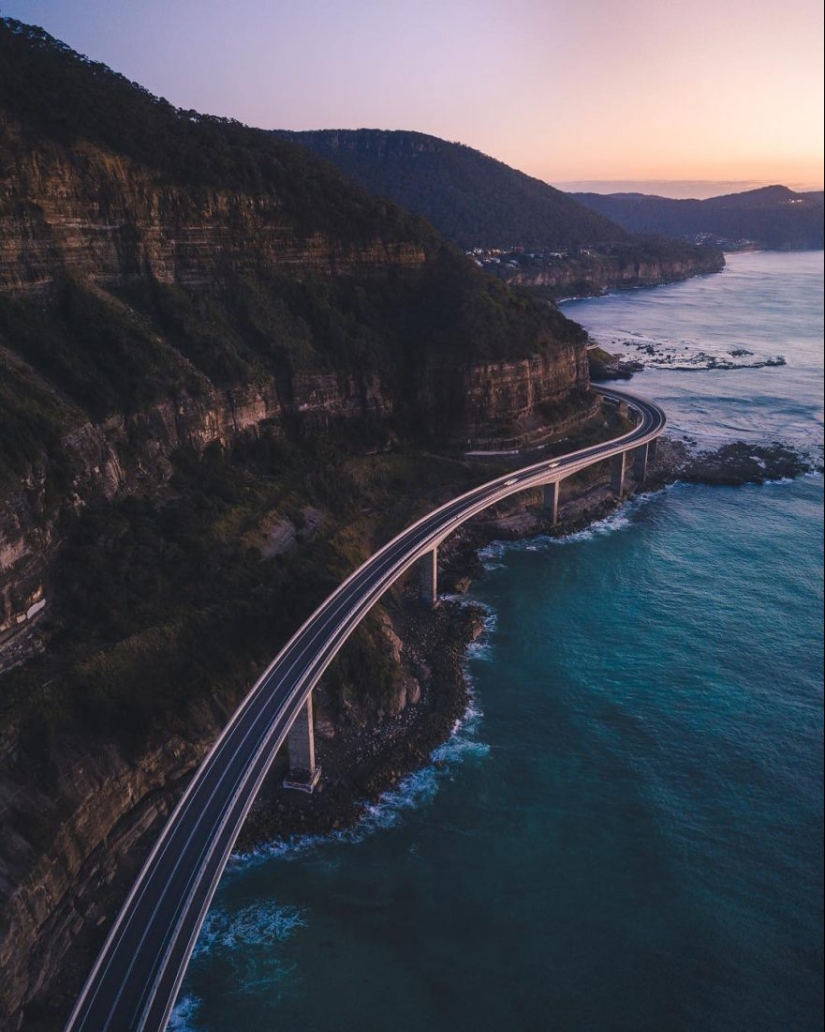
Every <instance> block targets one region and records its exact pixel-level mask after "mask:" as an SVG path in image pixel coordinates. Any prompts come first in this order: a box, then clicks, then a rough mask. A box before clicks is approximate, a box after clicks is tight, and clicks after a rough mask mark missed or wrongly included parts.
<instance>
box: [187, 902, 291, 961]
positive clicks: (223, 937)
mask: <svg viewBox="0 0 825 1032" xmlns="http://www.w3.org/2000/svg"><path fill="white" fill-rule="evenodd" d="M304 925H306V912H305V911H302V910H299V909H298V908H297V907H292V906H279V905H278V904H277V903H275V902H273V901H271V900H269V901H267V902H261V903H253V904H251V905H250V906H248V907H243V908H242V909H241V910H235V911H233V912H231V913H230V912H229V911H227V910H224V909H222V908H221V907H213V908H212V909H211V910H210V911H209V913H208V914H207V915H206V920H205V921H204V922H203V927H202V928H201V932H200V935H199V936H198V941H197V943H196V944H195V949H194V950H193V952H192V959H193V960H197V959H198V957H201V956H203V955H204V954H207V953H214V952H215V951H216V950H229V951H233V952H234V951H235V950H237V949H238V948H239V947H247V946H271V945H273V944H274V943H276V942H284V941H285V940H286V939H288V938H289V937H290V935H292V933H293V932H294V931H295V929H296V928H301V927H303V926H304Z"/></svg>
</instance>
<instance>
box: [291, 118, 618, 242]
mask: <svg viewBox="0 0 825 1032" xmlns="http://www.w3.org/2000/svg"><path fill="white" fill-rule="evenodd" d="M278 135H280V136H283V137H285V138H286V139H289V140H292V141H293V142H295V143H300V144H302V145H303V146H305V147H308V148H309V149H310V150H312V151H314V152H315V153H316V154H320V155H321V156H322V157H324V158H327V159H328V160H329V161H331V162H333V163H334V164H335V165H337V166H338V168H339V169H340V170H341V171H342V172H344V173H345V175H347V176H349V177H350V178H351V179H353V180H355V182H356V183H359V184H360V185H361V186H362V187H364V188H365V189H366V190H369V192H370V193H373V194H378V195H380V196H382V197H387V198H389V199H390V200H393V201H395V202H396V203H398V204H400V205H401V206H402V207H404V208H407V209H408V210H409V211H414V212H416V213H417V214H419V215H423V216H424V217H425V218H427V219H429V220H430V222H431V223H432V224H433V225H434V226H435V227H436V229H438V230H439V231H440V232H441V233H443V234H444V235H445V236H446V237H447V238H448V239H450V240H453V241H454V242H455V243H457V244H458V245H459V246H460V247H463V248H465V249H466V248H471V247H483V248H493V247H497V248H510V247H513V246H514V245H520V246H522V247H528V248H542V247H557V248H570V247H579V246H581V245H587V244H596V243H604V242H613V243H616V242H625V241H627V240H628V239H629V237H628V234H627V232H626V231H625V230H623V229H621V228H620V227H619V226H617V225H616V224H615V223H614V222H611V221H609V220H608V219H607V218H605V217H603V216H602V215H598V214H595V213H594V212H593V211H592V210H590V208H588V207H587V206H585V205H583V204H580V203H579V202H578V201H577V200H574V199H573V198H572V197H571V196H570V195H568V194H565V193H563V192H562V191H561V190H556V189H555V188H554V187H552V186H549V185H548V184H547V183H543V182H542V181H541V180H539V179H533V178H532V177H531V176H528V175H525V174H524V173H523V172H518V171H516V169H513V168H510V167H509V166H507V165H505V164H503V163H502V162H500V161H496V160H495V159H494V158H490V157H487V155H485V154H482V153H481V152H480V151H477V150H473V149H472V148H471V147H465V146H464V145H463V144H460V143H448V142H447V141H446V140H440V139H438V138H437V137H435V136H426V135H425V134H424V133H415V132H405V131H384V130H380V129H352V130H349V129H346V130H345V129H322V130H317V131H310V132H286V131H284V132H281V131H279V134H278Z"/></svg>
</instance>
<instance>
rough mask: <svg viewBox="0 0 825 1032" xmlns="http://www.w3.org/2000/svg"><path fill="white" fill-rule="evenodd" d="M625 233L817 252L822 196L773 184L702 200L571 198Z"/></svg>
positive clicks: (823, 237)
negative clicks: (620, 226)
mask: <svg viewBox="0 0 825 1032" xmlns="http://www.w3.org/2000/svg"><path fill="white" fill-rule="evenodd" d="M571 196H572V197H575V198H577V199H578V200H579V201H581V203H582V204H585V205H587V207H589V208H592V210H593V211H598V212H599V213H600V214H603V215H605V216H607V217H608V218H611V219H614V220H615V221H616V222H618V223H619V224H620V225H622V226H623V227H624V228H625V229H626V230H628V231H629V232H635V233H660V234H664V235H666V236H669V237H672V238H675V239H686V240H696V239H707V240H712V241H713V242H714V243H717V244H718V245H720V246H723V247H725V248H726V249H736V248H740V247H745V246H750V247H763V248H766V249H768V250H817V251H818V250H822V248H823V246H824V242H825V232H823V227H825V219H823V192H822V191H821V190H807V191H804V192H801V193H797V192H796V191H794V190H791V189H790V188H789V187H787V186H782V185H781V184H774V185H771V186H763V187H758V188H757V189H755V190H745V191H743V192H741V193H733V194H721V195H719V196H718V197H708V198H705V199H704V200H698V199H693V198H672V197H660V196H658V195H655V194H643V193H616V194H596V193H574V194H571Z"/></svg>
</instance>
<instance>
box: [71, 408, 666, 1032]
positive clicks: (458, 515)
mask: <svg viewBox="0 0 825 1032" xmlns="http://www.w3.org/2000/svg"><path fill="white" fill-rule="evenodd" d="M601 393H602V394H603V395H604V397H605V398H606V399H607V400H608V401H611V402H613V403H614V404H616V405H617V406H618V407H619V409H620V411H627V408H628V407H629V408H630V409H632V410H634V412H635V413H637V416H638V420H637V422H636V425H635V426H634V427H633V429H632V430H630V431H629V432H628V433H625V434H624V435H622V436H621V437H617V438H614V439H613V440H611V441H607V442H605V443H602V444H596V445H593V446H591V447H588V448H583V449H581V450H580V451H576V452H572V453H570V454H568V455H565V456H562V457H558V458H554V459H545V460H544V461H542V462H538V463H535V464H534V465H531V466H527V467H525V468H524V469H520V470H518V471H516V472H513V473H510V474H508V475H506V476H502V477H498V478H496V479H495V480H491V481H490V482H489V483H486V484H483V485H482V486H481V487H477V488H474V489H473V490H472V491H468V492H467V493H466V494H463V495H461V496H460V497H459V498H455V499H453V500H452V501H450V502H447V503H446V504H445V505H442V506H441V507H440V508H438V509H436V510H434V511H433V512H431V513H429V514H428V515H427V516H424V517H423V518H422V519H420V520H418V521H417V522H416V523H414V524H413V525H412V526H410V527H408V528H407V529H406V530H404V531H403V532H402V533H401V534H399V535H398V536H397V537H395V538H393V540H392V541H390V542H388V543H387V544H386V545H384V547H383V548H381V549H379V551H377V552H376V553H375V554H374V555H373V556H372V557H371V558H370V559H368V560H367V562H365V563H364V564H363V565H362V566H361V567H359V568H358V569H357V570H356V571H355V572H354V573H353V574H352V575H351V576H350V577H348V578H347V580H345V581H344V582H343V583H342V584H341V585H340V586H339V587H338V588H337V589H336V591H334V592H333V593H332V594H331V595H330V596H329V598H327V600H326V601H325V602H324V603H323V604H322V605H321V606H320V607H319V608H318V609H316V611H315V612H314V613H313V614H312V616H310V617H309V619H308V620H307V621H306V622H305V623H304V624H303V626H302V627H301V628H300V629H299V630H298V631H297V632H296V633H295V634H294V635H293V636H292V638H291V639H290V640H289V641H288V642H287V644H286V645H285V646H284V648H283V649H282V650H281V652H280V653H279V654H278V655H277V656H276V657H275V659H274V660H273V661H272V663H270V665H269V666H268V667H267V669H266V670H265V671H264V673H263V674H262V675H261V677H260V678H259V679H258V681H257V682H256V684H255V685H254V686H253V688H252V689H251V691H250V692H249V694H248V695H247V696H246V697H245V698H244V700H243V702H242V703H241V704H240V705H239V707H238V709H237V710H236V711H235V713H234V714H233V716H232V718H231V719H230V720H229V722H228V724H227V725H226V727H225V728H224V730H223V731H222V733H221V735H220V736H219V738H218V740H217V741H216V742H215V744H214V746H213V747H212V749H211V751H210V752H209V754H208V755H207V756H206V758H205V759H204V760H203V762H202V764H201V766H200V767H199V768H198V770H197V771H196V772H195V774H194V776H193V778H192V780H191V782H190V784H189V786H188V787H187V789H186V791H185V792H184V794H183V797H182V798H181V800H180V802H179V803H178V805H177V807H176V808H175V810H174V811H173V813H172V814H171V815H170V817H169V819H168V821H167V823H166V825H165V827H164V828H163V831H162V832H161V835H160V837H159V839H158V841H157V842H156V844H155V846H154V848H153V850H152V852H151V854H150V855H149V858H148V859H147V861H146V863H145V865H144V867H143V869H142V871H141V872H140V875H139V876H138V878H137V881H136V882H135V884H134V886H133V887H132V890H131V892H130V893H129V895H128V897H127V899H126V902H125V903H124V904H123V907H122V909H121V911H120V914H119V915H118V917H117V920H116V921H115V923H114V925H113V927H112V929H111V931H110V933H109V936H108V938H107V940H106V942H105V944H104V946H103V949H102V951H101V953H100V955H99V957H98V958H97V961H96V962H95V965H94V967H93V969H92V971H91V974H90V975H89V978H88V980H87V982H86V985H85V986H84V988H83V990H82V992H81V994H80V996H79V998H78V1000H77V1003H76V1004H75V1007H74V1010H73V1011H72V1014H71V1016H70V1018H69V1022H68V1024H67V1026H66V1032H126V1030H130V1032H161V1030H163V1029H164V1028H165V1026H166V1022H167V1020H168V1018H169V1014H170V1012H171V1010H172V1007H173V1005H174V1002H175V998H176V996H177V993H178V989H179V988H180V984H181V981H182V980H183V975H184V972H185V970H186V965H187V963H188V961H189V957H190V955H191V953H192V950H193V949H194V946H195V941H196V939H197V936H198V932H199V931H200V927H201V924H202V923H203V919H204V917H205V916H206V911H207V909H208V907H209V904H210V902H211V900H212V897H213V895H214V893H215V890H216V888H217V885H218V881H219V879H220V876H221V873H222V872H223V869H224V867H225V865H226V861H227V859H228V858H229V854H230V851H231V849H232V845H233V843H234V841H235V838H236V837H237V834H238V832H239V831H240V828H241V825H242V824H243V821H244V818H245V817H246V815H247V813H248V811H249V808H250V806H251V805H252V802H253V801H254V799H255V796H256V795H257V793H258V790H259V788H260V786H261V782H262V781H263V779H264V777H265V775H266V773H267V771H268V770H269V768H270V766H271V764H272V762H273V760H274V758H275V755H276V753H277V751H278V749H279V748H280V746H281V745H282V744H283V742H284V741H285V740H287V738H288V739H289V749H290V765H291V768H292V771H291V777H292V779H293V784H294V785H295V786H296V787H303V788H305V789H307V790H311V788H312V787H313V785H314V783H315V781H317V778H318V775H319V771H318V768H317V766H316V763H315V750H314V739H313V735H312V695H311V693H312V689H313V687H314V686H315V685H316V684H317V682H318V680H319V678H320V677H321V675H322V674H323V672H324V670H325V669H326V668H327V666H328V665H329V664H330V662H331V661H332V659H333V658H334V656H335V655H336V653H337V652H338V650H339V649H340V648H341V646H342V645H343V644H344V642H345V641H346V640H347V638H348V637H349V635H350V633H351V632H352V631H353V629H354V628H355V627H356V626H357V625H358V623H359V621H360V620H361V619H362V617H363V616H364V615H365V613H367V611H368V610H369V609H370V608H371V607H372V606H373V605H374V603H375V602H376V601H377V600H378V599H379V598H380V597H381V595H382V594H383V593H384V592H385V591H386V590H387V589H388V588H389V587H390V585H391V584H392V583H393V582H394V581H395V580H396V579H397V578H398V577H400V576H401V575H402V574H403V573H404V572H405V571H406V570H408V569H409V568H410V567H411V566H412V565H413V564H414V563H416V562H420V563H421V568H422V578H421V594H422V599H423V601H424V602H425V603H427V604H433V603H434V602H435V600H436V598H437V554H438V547H439V545H440V544H441V542H442V541H443V540H444V539H445V538H446V537H448V536H449V535H450V534H452V533H453V532H454V531H455V530H456V528H457V527H459V526H460V525H461V524H462V523H464V522H465V521H466V520H468V519H470V518H471V517H473V516H475V515H476V514H477V513H479V512H481V511H482V510H484V509H486V508H488V507H489V506H491V505H494V504H495V503H496V502H500V501H501V500H502V499H504V498H507V497H509V496H510V495H512V494H515V493H516V492H518V491H523V490H525V489H527V488H537V487H541V488H543V491H544V507H545V510H546V512H547V517H548V520H549V521H550V522H551V523H555V522H556V520H557V519H558V501H559V484H560V483H561V481H562V480H564V479H565V478H566V477H569V476H571V475H572V474H573V473H576V472H578V471H579V470H582V469H585V468H586V467H588V466H591V465H593V463H596V462H600V461H603V460H605V459H612V463H613V465H612V472H611V485H612V489H613V491H614V493H615V494H616V495H617V496H618V497H621V496H622V495H623V494H624V492H625V476H626V472H627V467H628V461H629V460H632V461H633V463H634V466H635V478H636V480H637V481H638V482H641V481H642V480H643V479H644V475H645V471H646V468H647V462H648V460H649V459H650V458H652V450H653V449H654V448H655V445H656V439H657V437H658V436H659V435H660V434H661V433H662V431H663V430H664V428H665V414H664V412H663V411H662V410H661V409H660V408H659V407H658V406H657V405H653V404H652V403H650V402H647V401H643V400H641V399H639V398H635V397H632V396H630V395H627V394H625V393H624V392H619V391H614V390H602V391H601Z"/></svg>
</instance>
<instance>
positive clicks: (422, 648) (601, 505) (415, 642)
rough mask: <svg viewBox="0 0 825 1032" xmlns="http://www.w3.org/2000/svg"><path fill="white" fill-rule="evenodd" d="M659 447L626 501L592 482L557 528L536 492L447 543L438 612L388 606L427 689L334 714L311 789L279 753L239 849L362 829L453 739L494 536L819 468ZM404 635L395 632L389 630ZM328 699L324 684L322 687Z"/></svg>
mask: <svg viewBox="0 0 825 1032" xmlns="http://www.w3.org/2000/svg"><path fill="white" fill-rule="evenodd" d="M659 440H660V443H659V449H658V455H657V458H656V460H655V461H654V462H652V463H651V464H650V467H649V469H648V474H647V477H646V479H645V481H644V483H643V484H638V485H635V486H634V490H632V491H631V492H630V493H629V494H628V495H627V496H626V497H625V498H624V499H617V498H616V497H615V496H614V495H613V493H612V491H611V490H610V487H609V486H608V485H607V484H606V483H601V482H599V483H596V484H586V485H584V486H582V487H581V488H580V489H579V490H577V491H575V492H573V493H571V494H570V495H569V496H568V497H567V498H566V499H563V500H562V502H561V503H560V506H559V520H558V523H557V524H556V525H555V526H552V527H550V526H548V525H547V522H546V520H545V519H544V517H543V515H542V512H541V508H540V506H536V505H533V504H531V503H530V501H529V499H525V500H519V501H517V502H515V503H511V504H510V505H508V506H506V507H503V509H504V511H500V512H496V513H494V514H493V515H492V516H491V517H489V518H479V519H478V520H477V521H476V522H474V523H471V524H468V525H467V526H465V527H463V528H462V529H461V530H460V531H459V532H457V533H456V535H455V538H454V539H453V540H450V539H448V541H447V542H445V545H444V547H443V549H442V565H441V567H440V570H439V584H440V586H441V592H442V594H446V595H448V596H449V595H452V596H453V597H452V598H449V597H447V598H444V599H442V601H441V602H440V604H439V605H438V607H437V608H435V609H433V610H427V609H423V608H421V607H420V606H419V605H418V604H417V601H416V592H414V591H413V590H411V589H410V588H409V587H408V588H407V589H406V590H405V591H402V592H401V593H400V597H399V598H397V599H395V600H393V602H391V603H390V607H389V608H390V610H391V612H392V626H393V627H394V628H395V630H397V632H398V637H397V639H396V640H397V642H398V650H397V651H398V655H397V656H396V659H397V661H399V662H400V663H401V666H402V669H403V671H404V673H403V674H402V676H404V677H407V678H409V677H410V674H411V673H412V674H414V675H415V680H416V681H417V683H418V685H419V686H420V695H419V696H418V697H417V698H416V699H415V701H413V702H412V703H411V704H410V705H407V706H405V707H404V708H403V710H402V711H401V712H400V713H396V714H394V715H392V714H384V715H380V718H379V721H378V723H377V724H376V725H373V726H360V727H356V728H349V729H347V730H348V733H344V734H341V735H338V734H337V733H336V732H334V731H333V730H332V728H331V727H330V726H329V724H328V722H327V721H324V720H321V721H319V722H318V723H319V726H318V728H317V729H316V740H317V745H318V753H319V762H320V763H321V766H322V769H323V774H322V779H321V783H320V784H319V786H318V788H317V789H316V791H315V792H314V793H313V794H312V795H306V794H304V793H299V792H294V791H289V790H285V789H283V787H282V786H281V781H282V779H283V775H284V773H285V763H284V762H281V763H280V764H279V763H278V762H277V761H276V764H275V766H274V769H273V772H272V773H271V774H270V776H269V778H268V781H267V782H266V783H265V784H264V786H263V788H262V790H261V793H260V795H259V797H258V799H257V800H256V801H255V804H254V805H253V807H252V810H251V811H250V813H249V816H248V817H247V820H246V823H245V825H244V827H243V829H242V830H241V834H240V836H239V838H238V841H237V843H236V848H235V854H236V855H240V856H241V857H243V856H245V855H247V854H250V853H254V852H256V851H258V850H260V849H262V848H272V847H273V846H278V845H283V846H284V847H288V846H290V845H294V844H296V843H297V842H298V841H299V840H300V839H301V838H303V837H304V836H312V837H316V836H323V835H329V834H335V833H338V832H341V831H344V830H348V829H352V828H353V827H355V826H357V825H358V823H359V822H360V821H361V820H362V819H363V818H364V817H365V815H366V814H367V813H368V811H369V809H370V807H372V806H374V805H375V804H376V803H378V801H379V800H380V799H381V798H382V797H383V796H384V795H385V794H386V793H388V792H391V791H392V790H394V789H395V788H397V786H398V785H399V783H400V782H402V781H403V780H404V778H406V777H408V776H410V775H412V774H413V773H414V772H415V771H417V770H420V769H422V768H424V767H426V766H427V765H429V764H430V763H432V762H433V761H432V754H433V752H434V751H435V750H436V749H437V748H438V747H439V746H441V745H443V744H444V743H445V742H447V741H448V740H449V739H450V737H451V736H452V735H453V733H454V732H455V731H456V729H457V728H458V727H459V726H460V724H461V722H462V720H463V719H464V718H465V716H466V714H467V712H468V707H469V706H470V704H471V691H470V686H469V684H468V681H467V677H466V673H465V661H466V654H467V649H468V647H469V645H470V644H471V643H472V642H473V641H475V640H476V639H477V638H478V637H479V636H480V635H481V633H482V632H483V629H484V615H485V614H484V612H483V610H481V608H480V607H478V606H476V605H474V604H473V603H471V602H466V601H461V600H460V599H459V598H456V596H463V595H464V594H465V593H466V592H467V590H468V589H469V587H470V585H471V583H472V581H473V579H474V578H475V577H477V576H479V575H480V574H481V573H482V572H483V570H482V565H481V560H480V558H479V551H480V550H481V549H482V548H483V547H485V546H486V545H489V544H490V543H491V542H493V541H496V540H499V541H501V540H520V539H525V538H530V537H536V536H538V535H542V534H547V535H550V536H553V537H566V536H568V535H570V534H574V533H577V532H579V531H581V530H584V529H586V528H587V527H589V526H591V525H592V524H594V523H596V522H598V521H600V520H602V519H605V518H606V517H607V516H609V515H610V514H611V513H613V512H615V511H617V510H618V509H619V508H621V506H622V505H623V504H624V502H625V501H627V500H629V499H630V498H631V497H633V496H634V495H638V494H640V493H650V492H655V491H659V490H662V489H664V488H666V487H667V486H669V485H671V484H674V483H677V482H684V483H705V484H710V485H729V486H741V485H744V484H747V483H764V482H766V481H769V480H781V479H792V478H795V477H798V476H801V475H803V474H804V473H806V472H809V471H810V470H811V469H812V467H811V464H810V463H809V462H807V461H806V460H805V459H804V457H803V456H801V455H800V454H798V453H797V452H795V451H793V450H792V449H790V448H787V447H785V446H783V445H780V444H773V445H770V446H753V445H747V444H745V443H743V442H734V443H731V444H727V445H724V446H723V447H721V448H719V449H717V450H715V451H712V452H696V451H692V450H691V448H690V447H688V445H687V444H685V443H683V442H681V441H678V440H672V439H670V438H667V437H662V438H660V439H659ZM390 633H391V634H393V636H394V637H395V631H392V630H391V632H390ZM316 691H317V692H319V694H320V695H321V697H322V698H323V685H321V686H319V689H316Z"/></svg>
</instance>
